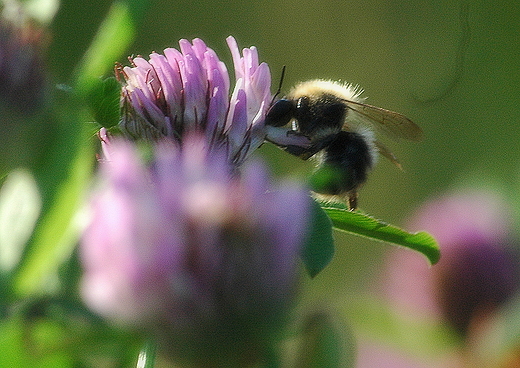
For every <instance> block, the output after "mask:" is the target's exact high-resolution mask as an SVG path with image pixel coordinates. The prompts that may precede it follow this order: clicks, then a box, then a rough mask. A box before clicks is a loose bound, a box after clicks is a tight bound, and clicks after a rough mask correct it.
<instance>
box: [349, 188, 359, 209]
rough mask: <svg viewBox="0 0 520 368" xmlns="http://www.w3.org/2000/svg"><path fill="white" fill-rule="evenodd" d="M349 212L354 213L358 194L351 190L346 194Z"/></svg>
mask: <svg viewBox="0 0 520 368" xmlns="http://www.w3.org/2000/svg"><path fill="white" fill-rule="evenodd" d="M347 197H348V208H349V211H355V210H357V207H358V192H357V191H356V190H351V191H350V192H348V193H347Z"/></svg>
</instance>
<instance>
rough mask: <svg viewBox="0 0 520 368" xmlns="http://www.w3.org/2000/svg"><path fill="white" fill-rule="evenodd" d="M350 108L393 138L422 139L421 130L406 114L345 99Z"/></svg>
mask: <svg viewBox="0 0 520 368" xmlns="http://www.w3.org/2000/svg"><path fill="white" fill-rule="evenodd" d="M346 103H347V106H348V108H349V109H350V110H352V111H354V112H356V113H357V114H359V116H361V117H362V118H364V120H368V121H370V122H371V123H372V124H373V125H374V126H375V127H376V128H378V129H380V130H382V131H383V132H385V133H386V134H388V135H390V136H391V137H395V138H404V139H409V140H411V141H420V140H421V139H422V130H421V128H419V126H418V125H417V124H415V123H414V122H413V121H411V120H410V119H408V118H407V117H406V116H404V115H402V114H399V113H397V112H394V111H390V110H387V109H383V108H381V107H377V106H373V105H368V104H365V103H362V102H356V101H350V100H348V101H346Z"/></svg>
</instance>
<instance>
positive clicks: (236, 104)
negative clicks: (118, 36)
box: [118, 36, 271, 165]
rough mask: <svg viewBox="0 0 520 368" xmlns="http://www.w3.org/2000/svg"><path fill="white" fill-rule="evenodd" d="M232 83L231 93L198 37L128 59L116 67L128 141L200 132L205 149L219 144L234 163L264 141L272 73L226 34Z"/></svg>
mask: <svg viewBox="0 0 520 368" xmlns="http://www.w3.org/2000/svg"><path fill="white" fill-rule="evenodd" d="M227 43H228V46H229V49H230V50H231V54H232V57H233V64H234V68H235V79H236V83H235V86H234V87H233V90H232V93H231V97H230V88H231V84H230V79H229V75H228V71H227V68H226V65H225V64H224V63H223V62H222V61H220V60H219V58H218V56H217V55H216V53H215V52H214V51H213V50H212V49H210V48H209V47H207V46H206V45H205V43H204V42H203V41H202V40H201V39H198V38H196V39H194V40H193V41H192V43H190V42H189V41H188V40H181V41H179V46H180V51H179V50H177V49H174V48H167V49H165V50H164V55H162V54H158V53H152V54H151V55H150V59H149V60H146V59H144V58H142V57H135V58H130V61H131V63H132V66H130V67H129V66H125V67H119V69H118V70H119V74H120V75H121V76H122V77H123V87H122V98H121V105H122V111H123V116H122V119H121V122H120V126H121V128H122V130H123V131H124V132H125V133H126V135H127V136H129V137H130V138H132V139H142V138H144V139H152V140H157V139H158V138H162V137H169V138H171V139H174V140H176V141H178V142H180V141H182V140H183V137H184V136H185V135H187V134H189V133H191V132H194V131H197V132H204V134H205V136H206V139H207V141H208V143H209V144H210V147H217V146H224V147H225V149H226V150H227V155H228V158H229V160H230V162H232V163H234V164H236V165H239V164H241V163H242V162H243V161H244V160H245V158H246V157H247V156H248V155H249V154H250V153H251V152H253V151H254V150H255V149H256V148H258V147H259V146H260V145H261V144H262V143H263V141H264V137H265V126H264V119H265V114H266V112H267V110H268V109H269V104H270V102H271V93H270V86H271V73H270V71H269V66H268V65H267V64H266V63H260V62H259V59H258V52H257V49H256V48H255V47H254V46H253V47H250V48H245V49H244V50H243V51H242V55H240V51H239V48H238V46H237V43H236V41H235V39H234V38H233V37H231V36H230V37H228V38H227Z"/></svg>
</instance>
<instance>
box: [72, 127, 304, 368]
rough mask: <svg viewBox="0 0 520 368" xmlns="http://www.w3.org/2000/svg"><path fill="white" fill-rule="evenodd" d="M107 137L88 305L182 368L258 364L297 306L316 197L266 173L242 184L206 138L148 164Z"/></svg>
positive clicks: (86, 255) (158, 154)
mask: <svg viewBox="0 0 520 368" xmlns="http://www.w3.org/2000/svg"><path fill="white" fill-rule="evenodd" d="M194 121H195V120H194ZM103 134H104V130H102V136H101V138H102V142H103V146H104V152H105V157H104V160H102V161H101V163H100V173H99V179H100V180H99V181H100V182H99V185H98V187H97V189H96V190H95V191H94V193H93V194H92V198H91V201H90V216H89V218H90V220H89V225H88V226H87V228H86V231H85V232H84V234H83V237H82V241H81V258H82V264H83V267H84V276H83V280H82V295H83V297H84V300H85V302H86V303H87V304H88V305H89V306H90V308H92V309H93V310H94V311H96V312H97V313H99V314H100V315H101V316H104V317H105V318H107V319H108V320H112V321H115V322H119V323H121V324H123V325H129V326H135V327H137V328H141V329H143V330H144V331H146V332H148V333H151V334H152V335H153V336H154V337H156V338H157V340H158V341H159V343H160V345H161V346H162V348H163V349H165V350H166V351H167V352H168V354H169V355H170V356H171V357H172V358H173V359H174V360H175V361H176V362H177V363H178V362H180V363H181V364H184V365H183V366H229V367H233V366H248V365H249V364H252V363H254V362H255V361H257V360H258V359H259V358H260V357H261V356H262V354H264V353H265V351H266V349H268V346H269V344H271V343H273V342H274V341H275V340H276V336H277V335H278V334H279V332H280V331H281V330H282V327H283V322H284V320H285V317H286V314H287V312H288V310H289V308H290V305H291V300H292V298H293V296H294V291H295V286H296V281H297V274H298V272H297V267H296V266H297V259H298V254H299V250H300V247H301V246H302V242H303V241H304V234H305V229H306V227H307V225H308V224H307V221H308V212H309V205H310V203H309V197H308V193H307V191H306V190H304V189H303V188H302V187H300V186H297V185H295V184H289V183H287V184H280V185H279V186H278V187H275V188H273V187H271V185H270V183H269V180H268V178H267V175H266V171H265V169H264V167H263V166H261V165H259V164H258V163H248V164H247V165H244V167H243V170H241V172H240V175H237V174H236V173H235V172H234V171H233V170H232V166H233V165H230V163H229V160H228V152H227V151H226V150H225V149H223V148H220V149H209V148H208V143H207V140H206V137H204V135H202V134H188V135H186V136H185V137H184V138H183V142H182V145H179V144H178V143H176V142H174V141H168V142H165V141H164V140H162V141H160V142H158V143H157V144H156V145H154V150H155V153H154V155H153V156H154V158H153V159H152V160H151V162H150V163H149V164H145V163H143V160H142V159H140V156H139V155H138V153H137V150H136V148H135V146H134V143H131V142H129V141H118V140H113V141H110V140H108V139H107V137H106V136H105V135H103ZM232 172H233V174H232Z"/></svg>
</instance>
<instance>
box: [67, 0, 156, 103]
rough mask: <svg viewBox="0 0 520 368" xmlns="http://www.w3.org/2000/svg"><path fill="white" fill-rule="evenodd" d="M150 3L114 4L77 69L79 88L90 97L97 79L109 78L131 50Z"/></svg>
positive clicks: (133, 0)
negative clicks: (116, 65)
mask: <svg viewBox="0 0 520 368" xmlns="http://www.w3.org/2000/svg"><path fill="white" fill-rule="evenodd" d="M147 4H148V1H146V0H129V1H122V0H121V1H116V2H114V3H113V4H112V6H111V8H110V10H109V12H108V15H107V17H106V18H105V20H104V21H103V23H102V24H101V26H100V28H99V30H98V33H97V34H96V36H95V38H94V40H93V41H92V44H91V45H90V47H89V49H88V50H87V52H86V53H85V55H84V56H83V59H82V61H81V63H80V65H79V67H78V69H77V70H76V75H77V80H76V85H77V87H78V89H79V90H80V91H82V92H83V93H85V94H87V95H88V94H89V93H90V92H91V91H92V89H93V88H95V85H96V81H97V79H98V78H99V77H101V76H103V75H105V74H106V73H107V72H108V71H109V70H110V69H111V68H112V67H113V66H114V62H115V61H117V60H118V59H119V58H120V57H121V55H123V53H124V52H125V51H126V50H127V48H128V46H129V45H130V43H131V42H132V41H133V39H134V36H135V33H136V28H137V21H138V20H139V18H140V17H141V16H142V14H143V10H144V8H145V7H146V6H147Z"/></svg>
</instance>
